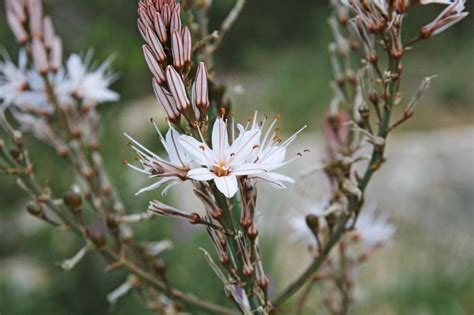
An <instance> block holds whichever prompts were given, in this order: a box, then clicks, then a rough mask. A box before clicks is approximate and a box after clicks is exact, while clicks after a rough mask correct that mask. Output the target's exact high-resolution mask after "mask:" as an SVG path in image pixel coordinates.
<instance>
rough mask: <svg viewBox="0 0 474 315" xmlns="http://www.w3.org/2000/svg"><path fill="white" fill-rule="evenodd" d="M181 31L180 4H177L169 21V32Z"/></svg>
mask: <svg viewBox="0 0 474 315" xmlns="http://www.w3.org/2000/svg"><path fill="white" fill-rule="evenodd" d="M175 31H178V32H181V6H180V5H179V4H177V5H176V7H175V8H174V10H173V13H172V14H171V21H170V32H171V33H174V32H175Z"/></svg>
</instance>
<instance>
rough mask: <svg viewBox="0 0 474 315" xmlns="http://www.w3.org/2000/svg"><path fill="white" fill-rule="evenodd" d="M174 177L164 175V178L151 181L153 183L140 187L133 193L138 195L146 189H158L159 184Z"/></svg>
mask: <svg viewBox="0 0 474 315" xmlns="http://www.w3.org/2000/svg"><path fill="white" fill-rule="evenodd" d="M174 179H175V178H172V177H165V178H162V179H160V180H159V181H157V182H156V183H153V184H151V185H150V186H147V187H145V188H142V189H140V190H139V191H137V192H136V193H135V196H138V195H139V194H141V193H144V192H146V191H150V190H154V189H158V188H160V186H161V185H163V184H164V183H166V182H169V181H171V180H174Z"/></svg>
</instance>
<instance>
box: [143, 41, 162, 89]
mask: <svg viewBox="0 0 474 315" xmlns="http://www.w3.org/2000/svg"><path fill="white" fill-rule="evenodd" d="M142 48H143V55H144V56H145V61H146V63H147V65H148V68H149V69H150V71H151V73H152V74H153V77H154V78H155V79H156V81H157V82H158V84H163V83H164V82H165V81H166V77H165V73H164V71H163V69H162V68H161V65H160V64H159V63H158V61H157V58H156V55H155V54H154V53H153V51H152V50H151V48H150V46H148V45H143V47H142Z"/></svg>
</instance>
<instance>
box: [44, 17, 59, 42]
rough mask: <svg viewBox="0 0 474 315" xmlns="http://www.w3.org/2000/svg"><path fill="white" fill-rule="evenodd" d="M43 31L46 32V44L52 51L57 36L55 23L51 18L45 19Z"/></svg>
mask: <svg viewBox="0 0 474 315" xmlns="http://www.w3.org/2000/svg"><path fill="white" fill-rule="evenodd" d="M43 30H44V35H43V36H44V44H45V46H46V48H48V49H50V48H51V46H52V45H53V40H54V38H55V36H56V34H55V32H54V26H53V21H52V20H51V18H50V17H49V16H46V17H45V18H44V19H43Z"/></svg>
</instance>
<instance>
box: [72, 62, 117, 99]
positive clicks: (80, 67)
mask: <svg viewBox="0 0 474 315" xmlns="http://www.w3.org/2000/svg"><path fill="white" fill-rule="evenodd" d="M89 56H90V55H88V56H86V58H85V59H84V60H81V57H79V55H77V54H72V55H71V56H70V57H69V59H68V61H67V63H66V69H67V75H68V81H69V85H70V90H71V93H72V94H74V95H76V96H77V97H79V98H82V99H83V100H84V103H86V104H92V105H94V104H98V103H104V102H113V101H117V100H118V99H119V98H120V96H119V95H118V94H117V93H116V92H114V91H112V90H110V89H109V86H110V84H112V82H113V81H114V80H115V79H116V77H115V75H113V74H110V73H109V71H108V68H109V65H110V62H109V61H105V62H104V63H103V64H102V65H101V66H99V67H98V68H97V69H95V70H90V57H89Z"/></svg>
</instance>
